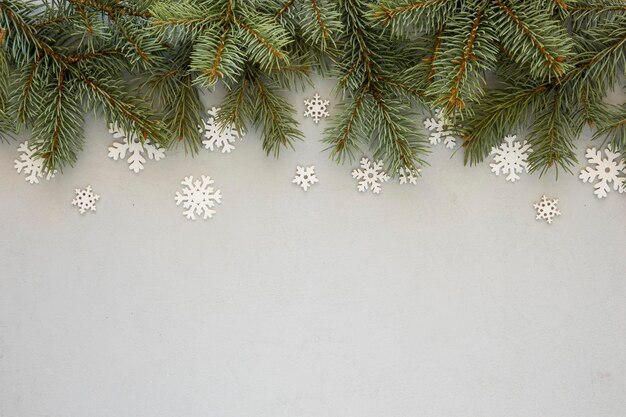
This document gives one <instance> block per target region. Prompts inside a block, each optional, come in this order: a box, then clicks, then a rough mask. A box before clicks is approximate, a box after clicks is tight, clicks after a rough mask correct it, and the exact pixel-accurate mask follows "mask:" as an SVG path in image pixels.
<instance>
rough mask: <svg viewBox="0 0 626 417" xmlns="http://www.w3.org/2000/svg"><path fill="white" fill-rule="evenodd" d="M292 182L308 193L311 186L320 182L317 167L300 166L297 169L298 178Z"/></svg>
mask: <svg viewBox="0 0 626 417" xmlns="http://www.w3.org/2000/svg"><path fill="white" fill-rule="evenodd" d="M291 182H292V183H294V184H298V185H299V186H300V187H302V189H303V190H304V191H307V190H308V189H309V187H310V186H311V185H313V184H315V183H317V182H319V180H318V179H317V176H316V175H315V166H314V165H311V166H309V167H301V166H300V165H298V166H297V167H296V176H295V177H294V178H293V180H292V181H291Z"/></svg>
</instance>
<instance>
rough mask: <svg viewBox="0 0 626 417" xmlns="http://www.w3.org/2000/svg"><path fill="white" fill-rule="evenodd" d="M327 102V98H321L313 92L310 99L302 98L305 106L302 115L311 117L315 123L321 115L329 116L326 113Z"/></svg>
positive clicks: (328, 102)
mask: <svg viewBox="0 0 626 417" xmlns="http://www.w3.org/2000/svg"><path fill="white" fill-rule="evenodd" d="M329 104H330V101H329V100H321V99H320V95H319V94H318V93H315V95H314V96H313V98H312V99H311V100H304V105H305V106H306V111H305V112H304V117H312V118H313V121H314V122H315V123H319V121H320V119H321V118H322V117H328V116H330V114H329V113H328V105H329Z"/></svg>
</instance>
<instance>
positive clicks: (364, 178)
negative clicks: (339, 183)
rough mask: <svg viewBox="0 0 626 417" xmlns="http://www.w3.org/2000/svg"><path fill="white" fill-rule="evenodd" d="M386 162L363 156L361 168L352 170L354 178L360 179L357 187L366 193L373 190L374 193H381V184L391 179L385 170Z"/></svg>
mask: <svg viewBox="0 0 626 417" xmlns="http://www.w3.org/2000/svg"><path fill="white" fill-rule="evenodd" d="M383 166H384V162H383V161H377V162H374V163H372V162H371V161H370V160H369V159H367V158H365V157H363V158H361V163H360V168H357V169H355V170H353V171H352V178H356V179H357V180H358V186H357V189H358V190H359V191H360V192H362V193H364V192H365V191H367V190H368V189H369V190H372V192H373V193H374V194H378V193H380V190H381V185H382V183H384V182H387V181H389V179H390V177H389V176H388V175H387V174H386V173H385V171H383Z"/></svg>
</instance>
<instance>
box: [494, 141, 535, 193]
mask: <svg viewBox="0 0 626 417" xmlns="http://www.w3.org/2000/svg"><path fill="white" fill-rule="evenodd" d="M515 139H517V136H515V135H508V136H506V137H505V138H504V143H503V144H502V145H500V146H499V147H497V148H496V147H493V148H491V155H495V156H494V157H493V160H494V161H495V162H493V163H491V164H489V166H490V167H491V172H493V173H495V174H496V175H500V172H501V171H502V173H503V174H508V175H507V176H506V180H507V181H511V182H515V181H517V180H519V179H520V176H519V175H517V174H518V173H520V172H522V171H524V170H526V172H528V154H529V153H530V152H532V151H533V150H532V149H530V145H527V144H526V141H524V143H520V142H519V141H515Z"/></svg>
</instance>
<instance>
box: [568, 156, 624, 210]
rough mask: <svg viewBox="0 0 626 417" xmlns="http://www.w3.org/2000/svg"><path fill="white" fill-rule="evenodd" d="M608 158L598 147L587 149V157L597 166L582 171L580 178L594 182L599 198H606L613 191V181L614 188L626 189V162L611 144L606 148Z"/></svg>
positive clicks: (619, 190) (616, 189)
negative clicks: (603, 156)
mask: <svg viewBox="0 0 626 417" xmlns="http://www.w3.org/2000/svg"><path fill="white" fill-rule="evenodd" d="M604 153H605V154H606V158H602V151H599V150H596V148H590V149H587V152H586V153H585V157H586V158H587V161H589V163H591V164H594V165H595V167H593V168H592V167H587V168H584V169H583V170H582V171H580V175H579V176H578V178H580V179H581V180H583V182H589V183H591V182H594V181H596V180H597V182H596V184H595V185H594V186H593V188H595V190H594V191H593V193H594V194H595V195H596V196H597V197H598V198H605V197H606V196H607V195H608V193H609V191H611V186H610V183H613V190H615V191H618V192H619V193H623V192H624V191H626V177H624V176H623V175H622V174H626V162H625V161H624V160H623V159H622V157H621V154H620V153H619V152H614V151H613V149H612V148H611V147H610V146H609V147H607V148H606V149H605V150H604Z"/></svg>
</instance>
